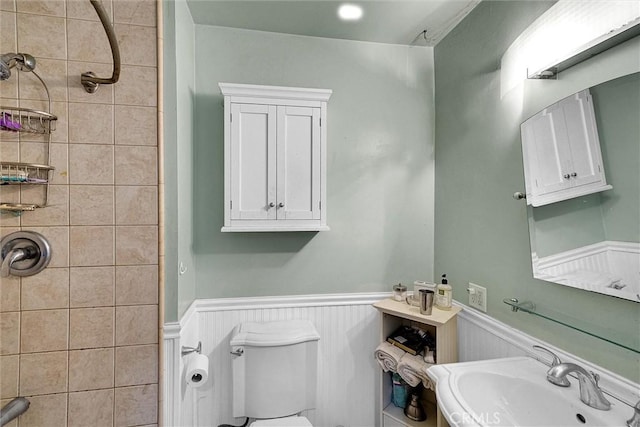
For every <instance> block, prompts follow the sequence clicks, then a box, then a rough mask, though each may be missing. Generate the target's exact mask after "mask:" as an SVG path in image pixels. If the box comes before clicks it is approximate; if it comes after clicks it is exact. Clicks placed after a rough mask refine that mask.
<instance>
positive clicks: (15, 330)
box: [0, 312, 20, 355]
mask: <svg viewBox="0 0 640 427" xmlns="http://www.w3.org/2000/svg"><path fill="white" fill-rule="evenodd" d="M19 352H20V313H18V312H9V313H0V354H2V355H6V354H18V353H19Z"/></svg>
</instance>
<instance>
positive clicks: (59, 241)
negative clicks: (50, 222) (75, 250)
mask: <svg viewBox="0 0 640 427" xmlns="http://www.w3.org/2000/svg"><path fill="white" fill-rule="evenodd" d="M31 230H33V231H35V232H38V233H40V234H42V235H43V236H44V237H46V238H47V240H48V241H49V244H50V245H51V262H50V263H49V268H53V267H69V227H31Z"/></svg>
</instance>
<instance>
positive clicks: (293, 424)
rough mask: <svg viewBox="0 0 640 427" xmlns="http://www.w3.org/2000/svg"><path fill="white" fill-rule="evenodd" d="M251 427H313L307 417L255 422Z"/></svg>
mask: <svg viewBox="0 0 640 427" xmlns="http://www.w3.org/2000/svg"><path fill="white" fill-rule="evenodd" d="M249 427H313V425H312V424H311V423H310V422H309V420H308V419H306V418H305V417H298V416H297V415H294V416H292V417H284V418H270V419H268V420H255V421H254V422H252V423H251V424H250V425H249Z"/></svg>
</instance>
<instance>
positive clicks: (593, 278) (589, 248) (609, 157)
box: [522, 73, 640, 302]
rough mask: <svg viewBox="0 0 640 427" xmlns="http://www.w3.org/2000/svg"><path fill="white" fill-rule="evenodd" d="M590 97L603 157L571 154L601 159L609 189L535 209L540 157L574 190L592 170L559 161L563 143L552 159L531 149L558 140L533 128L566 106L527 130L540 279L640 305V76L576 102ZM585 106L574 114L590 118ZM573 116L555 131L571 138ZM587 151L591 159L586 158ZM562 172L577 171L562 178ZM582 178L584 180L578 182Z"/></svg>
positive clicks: (577, 149) (534, 255)
mask: <svg viewBox="0 0 640 427" xmlns="http://www.w3.org/2000/svg"><path fill="white" fill-rule="evenodd" d="M585 93H586V94H588V95H589V96H590V99H591V100H592V103H593V104H592V105H593V115H594V116H595V123H594V125H593V130H594V131H595V132H597V135H596V138H595V139H596V140H599V141H598V142H599V150H596V152H593V151H592V148H593V146H591V148H588V147H586V146H588V145H589V144H583V146H582V147H581V146H580V144H569V145H570V147H568V148H567V150H569V151H571V150H573V151H574V153H573V156H574V158H575V157H578V158H580V157H583V158H586V159H587V160H588V161H594V162H595V160H594V158H595V157H597V156H598V155H600V156H601V164H602V167H601V170H600V171H598V167H597V166H595V168H596V169H595V171H596V172H597V173H595V175H601V176H600V177H599V179H600V178H602V179H603V180H606V182H604V183H600V184H598V185H602V187H601V188H599V189H594V190H592V191H591V190H590V191H582V192H580V191H573V193H572V192H571V191H569V192H568V193H567V195H565V196H561V197H556V196H554V197H550V198H549V197H547V198H544V197H543V199H542V201H541V202H540V201H539V200H538V201H537V202H536V203H532V202H531V200H529V199H530V189H531V187H532V186H534V185H536V184H535V183H534V182H531V181H532V179H531V173H528V168H531V167H532V166H531V161H532V157H536V158H537V160H536V161H537V162H538V167H540V168H543V169H545V168H546V172H545V173H550V174H552V175H553V174H556V175H558V174H559V175H558V176H557V177H556V178H558V179H559V181H563V180H565V181H567V182H572V181H571V180H572V179H575V178H576V176H577V177H578V178H580V177H584V172H583V170H584V167H583V166H580V165H578V166H575V167H574V166H572V165H571V160H565V159H563V158H562V156H559V157H558V151H559V150H562V148H559V147H558V144H556V143H553V144H551V145H550V148H549V149H548V150H546V151H545V150H544V149H543V150H537V151H535V150H532V149H531V148H530V142H528V141H530V140H531V135H532V134H533V133H537V138H538V139H539V140H540V139H544V138H551V139H555V138H556V136H555V135H552V134H549V135H546V136H545V135H544V129H543V130H542V131H540V129H542V127H538V128H537V130H536V131H535V132H533V131H532V130H531V126H529V125H527V122H528V121H529V120H531V119H534V118H535V117H539V116H540V114H541V113H543V112H544V111H552V110H553V109H554V108H557V106H558V104H560V103H561V102H563V101H564V100H563V101H560V102H558V103H556V104H554V105H552V106H549V107H548V108H546V109H545V110H543V111H541V112H540V113H538V114H537V115H535V116H533V117H532V118H530V119H528V120H527V121H525V122H524V123H523V125H522V143H523V161H524V168H525V181H526V187H527V199H528V200H527V216H528V221H529V235H530V243H531V259H532V266H533V275H534V277H535V278H537V279H542V280H546V281H550V282H555V283H558V284H562V285H566V286H572V287H575V288H580V289H585V290H588V291H592V292H598V293H602V294H607V295H611V296H615V297H618V298H624V299H628V300H632V301H636V302H638V301H640V73H634V74H629V75H626V76H623V77H619V78H616V79H614V80H610V81H607V82H604V83H601V84H599V85H597V86H593V87H591V88H589V90H588V91H582V92H580V93H578V94H576V95H573V99H578V98H580V97H581V96H582V97H583V98H584V96H586V95H585ZM569 98H571V97H569ZM577 105H578V107H576V108H575V109H574V110H575V111H578V112H579V113H584V111H581V108H583V107H581V106H580V104H577ZM572 108H573V107H572ZM571 114H572V113H567V117H566V118H565V117H564V116H562V115H561V116H557V115H556V116H553V117H552V120H551V121H554V120H555V122H556V123H555V126H556V127H557V126H560V127H561V128H562V129H563V130H562V132H564V133H565V134H566V133H569V134H571V133H572V132H573V131H572V130H571V127H572V126H573V125H568V124H567V123H568V122H570V121H571V120H573V119H570V118H569V116H570V115H571ZM576 114H578V113H576ZM558 122H562V123H558ZM587 122H588V120H587ZM587 122H584V121H583V122H582V124H581V126H582V127H589V126H590V125H589V124H588V123H587ZM530 123H531V122H530V121H529V124H530ZM585 132H586V131H585ZM586 133H588V132H586ZM571 138H572V137H571V136H569V139H571ZM534 139H535V138H534ZM556 142H557V141H556ZM585 149H588V150H589V152H585V151H583V150H585ZM598 151H599V153H598ZM596 160H597V159H596ZM573 161H574V162H576V163H580V162H581V160H575V159H574V160H573ZM594 164H597V162H595V163H594ZM540 165H542V166H540ZM581 167H582V169H580V168H581ZM562 168H565V169H566V168H569V170H567V171H561V169H562ZM554 169H555V170H554ZM587 169H588V168H587ZM574 172H575V173H576V176H572V174H573V173H574ZM567 175H568V177H567ZM567 185H570V184H567ZM590 185H593V183H591V184H590ZM545 197H546V196H545Z"/></svg>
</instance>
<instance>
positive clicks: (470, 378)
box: [427, 357, 632, 427]
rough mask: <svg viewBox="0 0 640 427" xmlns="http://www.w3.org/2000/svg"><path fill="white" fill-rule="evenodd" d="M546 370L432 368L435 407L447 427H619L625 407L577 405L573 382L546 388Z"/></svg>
mask: <svg viewBox="0 0 640 427" xmlns="http://www.w3.org/2000/svg"><path fill="white" fill-rule="evenodd" d="M548 369H549V368H548V367H547V366H546V365H544V364H542V363H541V362H539V361H537V360H535V359H532V358H529V357H513V358H506V359H492V360H483V361H477V362H465V363H451V364H444V365H434V366H433V367H431V368H429V370H428V371H427V372H428V374H429V377H430V378H431V379H432V380H433V381H434V382H436V394H437V399H438V405H439V406H440V409H441V410H442V413H443V415H444V416H445V418H446V419H447V421H448V422H449V425H451V427H467V426H469V427H471V426H474V427H477V426H487V427H489V426H491V427H494V426H540V427H553V426H558V427H560V426H561V427H570V426H577V427H580V426H603V427H604V426H624V425H625V420H626V419H627V418H629V416H630V414H631V413H632V411H631V408H629V406H627V405H625V404H623V403H621V402H619V401H617V400H615V399H613V398H610V399H609V400H610V401H611V410H609V411H600V410H597V409H594V408H591V407H589V406H587V405H585V404H584V403H582V402H581V401H580V392H579V385H578V381H577V379H571V380H570V381H571V387H568V388H564V387H558V386H555V385H553V384H551V383H549V382H548V381H547V379H546V372H547V370H548Z"/></svg>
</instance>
